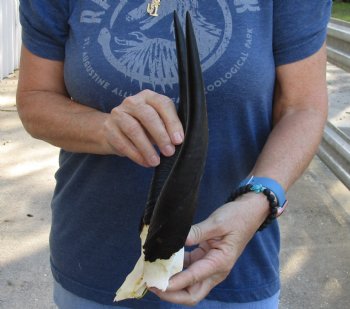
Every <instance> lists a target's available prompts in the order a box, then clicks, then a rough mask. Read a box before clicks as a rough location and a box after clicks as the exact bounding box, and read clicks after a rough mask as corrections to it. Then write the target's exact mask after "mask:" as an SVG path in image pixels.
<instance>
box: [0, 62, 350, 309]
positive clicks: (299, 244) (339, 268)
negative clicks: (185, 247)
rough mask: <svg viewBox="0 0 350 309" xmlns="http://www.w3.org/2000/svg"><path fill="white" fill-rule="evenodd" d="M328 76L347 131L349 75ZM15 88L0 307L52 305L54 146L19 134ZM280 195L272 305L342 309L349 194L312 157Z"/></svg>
mask: <svg viewBox="0 0 350 309" xmlns="http://www.w3.org/2000/svg"><path fill="white" fill-rule="evenodd" d="M328 74H329V75H328V79H329V82H330V92H331V96H330V99H331V106H330V107H331V112H330V120H331V121H332V122H333V121H335V122H338V123H340V125H339V126H341V127H342V129H343V130H344V131H347V130H348V128H349V127H350V125H349V122H348V121H347V119H348V118H347V117H348V116H349V113H348V110H349V107H350V103H349V98H350V96H349V93H347V92H346V91H348V90H346V89H349V87H348V85H350V83H347V82H345V81H344V78H349V75H347V74H345V75H343V77H342V78H340V74H343V72H341V71H338V69H337V68H335V67H333V66H331V65H330V66H329V70H328ZM15 88H16V77H15V76H12V78H10V79H6V80H4V81H2V82H0V248H1V249H0V308H4V309H5V308H6V309H23V308H26V309H47V308H55V306H54V304H53V302H52V297H51V293H52V287H51V282H52V277H51V273H50V269H49V250H48V233H49V229H50V198H51V196H52V191H53V188H54V184H55V182H54V176H53V175H54V172H55V170H56V168H57V155H58V149H57V148H55V147H53V146H50V145H48V144H46V143H44V142H41V141H38V140H34V139H32V138H31V137H30V136H29V135H28V134H27V133H26V132H25V131H24V129H23V128H22V125H21V123H20V121H19V119H18V115H17V112H16V106H15V99H14V97H13V93H14V91H15ZM337 93H338V95H337ZM288 198H289V201H290V204H289V206H288V209H287V211H286V213H285V214H284V215H283V216H282V217H281V218H280V219H279V220H280V225H281V236H282V248H281V278H282V294H281V305H280V308H283V309H302V308H308V309H318V308H332V309H344V308H349V307H350V192H349V190H348V189H346V188H345V187H344V186H343V185H342V184H341V183H340V182H339V181H338V180H337V179H336V178H335V176H334V175H333V174H332V173H331V172H330V171H329V170H328V169H327V168H326V167H325V165H323V163H322V162H321V161H320V160H319V159H318V158H317V157H316V158H315V159H314V160H313V161H312V163H311V165H310V167H309V168H308V169H307V171H306V172H305V173H304V175H303V176H302V177H301V179H300V180H299V181H298V182H297V183H296V184H295V186H294V187H293V188H292V189H291V190H290V191H289V193H288Z"/></svg>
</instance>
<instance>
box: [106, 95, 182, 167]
mask: <svg viewBox="0 0 350 309" xmlns="http://www.w3.org/2000/svg"><path fill="white" fill-rule="evenodd" d="M104 133H105V134H104V135H105V137H106V143H105V147H106V148H108V150H107V151H106V152H108V153H113V154H116V155H119V156H125V157H128V158H129V159H131V160H132V161H134V162H136V163H138V164H140V165H142V166H145V167H150V166H157V165H158V164H159V161H160V158H159V156H158V154H157V152H156V150H155V148H154V146H153V144H156V145H157V146H158V148H159V150H160V151H161V153H162V154H163V155H165V156H171V155H173V154H174V152H175V145H178V144H181V143H182V141H183V138H184V132H183V128H182V125H181V122H180V120H179V118H178V116H177V112H176V108H175V105H174V103H173V102H172V101H171V99H170V98H168V97H166V96H164V95H161V94H158V93H156V92H154V91H151V90H143V91H141V92H139V93H138V94H136V95H134V96H130V97H127V98H126V99H125V100H124V101H123V102H122V103H121V104H120V105H119V106H117V107H115V108H114V109H113V110H112V111H111V113H110V114H109V115H108V116H107V117H106V120H105V122H104Z"/></svg>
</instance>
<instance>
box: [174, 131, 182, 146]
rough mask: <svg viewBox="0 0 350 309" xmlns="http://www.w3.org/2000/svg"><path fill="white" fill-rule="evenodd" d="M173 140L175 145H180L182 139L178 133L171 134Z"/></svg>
mask: <svg viewBox="0 0 350 309" xmlns="http://www.w3.org/2000/svg"><path fill="white" fill-rule="evenodd" d="M173 139H174V142H175V143H177V144H180V143H182V140H183V137H182V135H181V134H180V133H179V132H175V133H174V134H173Z"/></svg>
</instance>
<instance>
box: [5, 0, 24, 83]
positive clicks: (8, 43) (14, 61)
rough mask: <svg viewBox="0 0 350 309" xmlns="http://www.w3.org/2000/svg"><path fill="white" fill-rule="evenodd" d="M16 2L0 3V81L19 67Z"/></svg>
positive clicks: (7, 0)
mask: <svg viewBox="0 0 350 309" xmlns="http://www.w3.org/2000/svg"><path fill="white" fill-rule="evenodd" d="M18 5H19V1H18V0H1V1H0V80H1V79H3V78H4V77H6V76H7V75H8V74H10V73H12V72H13V71H14V70H15V69H17V68H18V65H19V55H20V49H21V26H20V23H19V14H18Z"/></svg>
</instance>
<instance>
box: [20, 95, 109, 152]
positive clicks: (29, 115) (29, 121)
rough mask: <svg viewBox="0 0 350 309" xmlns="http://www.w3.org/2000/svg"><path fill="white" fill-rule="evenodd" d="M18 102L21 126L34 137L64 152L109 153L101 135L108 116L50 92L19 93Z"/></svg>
mask: <svg viewBox="0 0 350 309" xmlns="http://www.w3.org/2000/svg"><path fill="white" fill-rule="evenodd" d="M17 101H18V104H17V105H18V111H19V116H20V118H21V120H22V122H23V125H24V127H25V128H26V130H27V131H28V132H29V133H30V134H31V135H32V136H33V137H34V138H38V139H41V140H44V141H46V142H49V143H50V144H52V145H54V146H57V147H60V148H63V149H65V150H67V151H72V152H81V153H94V154H108V147H105V145H104V136H103V124H104V121H105V119H106V117H107V114H105V113H102V112H100V111H97V110H95V109H92V108H90V107H87V106H84V105H82V104H78V103H76V102H74V101H72V100H70V99H69V98H68V97H66V96H64V95H63V94H60V93H55V92H49V91H22V92H19V93H18V95H17Z"/></svg>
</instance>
